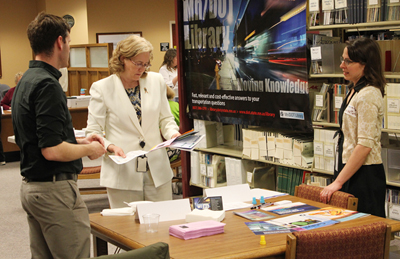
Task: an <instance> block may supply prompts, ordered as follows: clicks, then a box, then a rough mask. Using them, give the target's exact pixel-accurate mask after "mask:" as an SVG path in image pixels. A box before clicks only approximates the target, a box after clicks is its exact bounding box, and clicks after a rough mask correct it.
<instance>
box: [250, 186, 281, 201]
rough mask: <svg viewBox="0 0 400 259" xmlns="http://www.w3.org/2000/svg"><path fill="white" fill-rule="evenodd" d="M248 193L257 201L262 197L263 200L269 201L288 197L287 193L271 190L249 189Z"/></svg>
mask: <svg viewBox="0 0 400 259" xmlns="http://www.w3.org/2000/svg"><path fill="white" fill-rule="evenodd" d="M250 192H251V195H252V196H253V197H256V198H257V199H260V198H261V196H264V199H269V198H274V197H279V196H284V195H288V194H287V193H283V192H276V191H271V190H267V189H260V188H254V189H251V190H250Z"/></svg>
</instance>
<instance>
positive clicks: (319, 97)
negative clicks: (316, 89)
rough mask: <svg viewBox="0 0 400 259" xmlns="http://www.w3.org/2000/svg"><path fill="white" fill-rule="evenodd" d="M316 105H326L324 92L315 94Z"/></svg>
mask: <svg viewBox="0 0 400 259" xmlns="http://www.w3.org/2000/svg"><path fill="white" fill-rule="evenodd" d="M315 106H316V107H324V96H323V95H322V94H316V95H315Z"/></svg>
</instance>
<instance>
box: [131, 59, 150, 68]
mask: <svg viewBox="0 0 400 259" xmlns="http://www.w3.org/2000/svg"><path fill="white" fill-rule="evenodd" d="M130 61H132V63H133V64H134V65H135V66H136V67H138V68H144V69H148V68H149V67H151V64H150V63H147V64H143V63H142V62H135V61H133V60H130Z"/></svg>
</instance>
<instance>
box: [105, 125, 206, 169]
mask: <svg viewBox="0 0 400 259" xmlns="http://www.w3.org/2000/svg"><path fill="white" fill-rule="evenodd" d="M197 133H198V132H197V131H193V130H191V131H188V132H185V133H183V134H182V135H180V136H178V137H176V138H172V139H170V140H167V141H164V142H162V143H160V144H158V145H156V146H155V147H153V148H152V149H150V150H149V151H144V150H134V151H130V152H128V153H126V154H125V155H126V157H125V158H123V157H120V156H116V155H109V157H110V158H111V159H112V160H113V161H114V162H115V163H117V164H119V165H121V164H125V163H127V162H129V161H131V160H132V159H134V158H136V157H138V156H143V155H146V154H147V153H150V152H152V151H154V150H157V149H160V148H165V147H170V148H175V149H180V150H184V151H192V150H193V149H194V148H195V147H196V145H197V144H199V142H200V141H201V139H202V138H203V137H204V135H198V134H197Z"/></svg>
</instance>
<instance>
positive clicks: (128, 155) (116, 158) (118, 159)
mask: <svg viewBox="0 0 400 259" xmlns="http://www.w3.org/2000/svg"><path fill="white" fill-rule="evenodd" d="M147 153H148V152H147V151H143V150H134V151H130V152H128V153H126V154H125V155H126V157H125V158H123V157H122V156H116V155H109V157H110V158H111V159H112V160H113V161H114V162H115V163H117V164H119V165H122V164H125V163H128V162H129V161H131V160H132V159H134V158H136V157H138V156H142V155H145V154H147Z"/></svg>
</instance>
